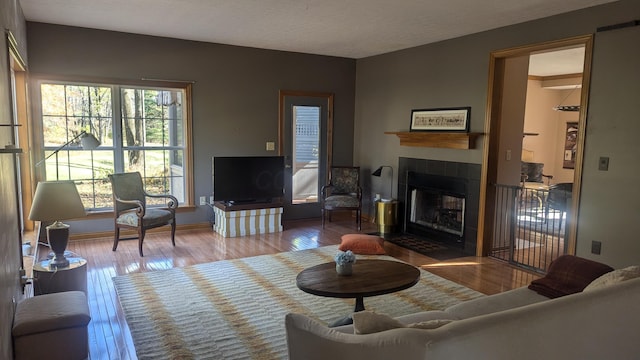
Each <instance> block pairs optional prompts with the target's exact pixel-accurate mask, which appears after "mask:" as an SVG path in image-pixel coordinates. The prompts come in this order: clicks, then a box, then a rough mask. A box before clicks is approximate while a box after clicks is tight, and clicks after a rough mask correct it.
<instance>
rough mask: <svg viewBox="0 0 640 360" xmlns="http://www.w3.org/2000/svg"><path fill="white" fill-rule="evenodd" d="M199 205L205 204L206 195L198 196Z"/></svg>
mask: <svg viewBox="0 0 640 360" xmlns="http://www.w3.org/2000/svg"><path fill="white" fill-rule="evenodd" d="M200 205H207V197H206V196H200Z"/></svg>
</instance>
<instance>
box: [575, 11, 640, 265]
mask: <svg viewBox="0 0 640 360" xmlns="http://www.w3.org/2000/svg"><path fill="white" fill-rule="evenodd" d="M634 15H635V16H633V18H634V19H638V18H640V12H636V13H635V14H634ZM638 43H640V26H635V27H627V28H622V29H617V30H611V31H606V32H599V33H597V34H596V37H595V42H594V49H595V51H594V56H593V65H592V72H591V73H592V75H591V87H590V97H589V109H588V112H587V128H586V133H587V137H586V144H585V150H584V151H585V152H584V170H583V177H582V196H581V199H582V201H581V202H580V212H579V216H580V221H579V222H578V239H579V240H580V241H579V242H578V246H577V249H576V253H577V255H579V256H585V257H590V258H595V259H602V260H603V261H605V262H607V263H613V264H615V265H618V266H628V265H636V264H638V263H640V259H639V258H640V240H639V237H638V234H640V224H639V223H638V217H639V215H640V210H638V204H639V203H640V191H636V190H635V188H636V187H637V186H638V178H640V162H638V154H640V141H638V134H640V121H638V113H640V105H639V104H640V103H639V102H638V99H639V98H640V82H639V81H638V79H640V68H639V67H638V64H640V47H638V46H637V44H638ZM600 157H608V158H609V168H608V170H607V171H603V170H599V168H598V164H599V159H600ZM592 241H600V242H602V254H601V255H600V256H596V255H593V254H591V242H592Z"/></svg>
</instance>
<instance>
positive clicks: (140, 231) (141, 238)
mask: <svg viewBox="0 0 640 360" xmlns="http://www.w3.org/2000/svg"><path fill="white" fill-rule="evenodd" d="M144 234H145V229H144V228H138V252H139V253H140V257H144V255H143V254H142V242H143V241H144Z"/></svg>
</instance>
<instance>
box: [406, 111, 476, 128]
mask: <svg viewBox="0 0 640 360" xmlns="http://www.w3.org/2000/svg"><path fill="white" fill-rule="evenodd" d="M470 116H471V107H458V108H440V109H419V110H411V124H410V126H409V131H464V132H468V131H469V118H470Z"/></svg>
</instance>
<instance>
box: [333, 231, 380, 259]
mask: <svg viewBox="0 0 640 360" xmlns="http://www.w3.org/2000/svg"><path fill="white" fill-rule="evenodd" d="M383 244H384V239H382V238H381V237H379V236H376V235H366V234H346V235H342V242H341V243H340V246H339V247H338V249H340V250H341V251H347V250H351V251H352V252H353V253H354V254H361V255H384V254H385V251H384V247H383Z"/></svg>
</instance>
